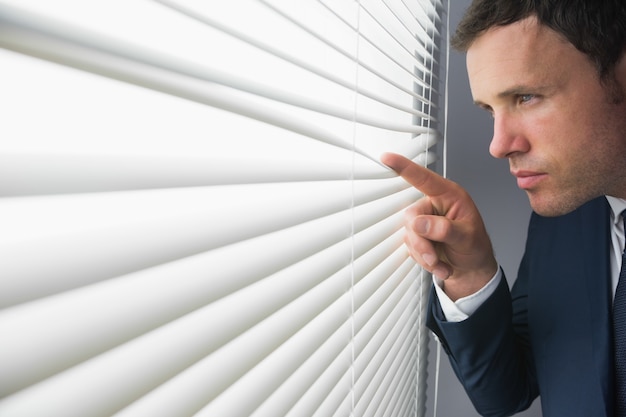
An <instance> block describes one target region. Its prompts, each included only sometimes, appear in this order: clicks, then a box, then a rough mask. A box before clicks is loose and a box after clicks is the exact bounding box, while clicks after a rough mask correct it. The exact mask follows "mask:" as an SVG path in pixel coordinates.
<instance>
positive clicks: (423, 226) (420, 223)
mask: <svg viewBox="0 0 626 417" xmlns="http://www.w3.org/2000/svg"><path fill="white" fill-rule="evenodd" d="M429 228H430V222H429V221H428V219H417V220H415V231H416V232H417V233H428V229H429Z"/></svg>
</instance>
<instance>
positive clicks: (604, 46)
mask: <svg viewBox="0 0 626 417" xmlns="http://www.w3.org/2000/svg"><path fill="white" fill-rule="evenodd" d="M530 16H535V17H536V18H537V20H538V22H539V23H540V24H542V25H544V26H547V27H549V28H550V29H552V30H554V31H555V32H557V33H559V34H561V36H563V37H564V38H565V39H567V40H568V41H569V42H570V43H571V44H572V45H574V46H575V47H576V48H577V49H578V50H579V51H581V52H582V53H584V54H585V55H587V57H588V58H589V59H590V60H591V62H593V64H594V65H595V67H596V70H597V71H598V75H599V77H600V80H601V81H602V82H603V83H608V85H607V86H608V87H619V86H616V85H613V86H611V85H610V84H616V82H615V66H616V65H617V63H618V62H619V60H620V58H621V57H622V54H623V53H624V51H625V50H626V0H474V1H473V2H472V4H471V5H470V6H469V8H468V9H467V10H466V12H465V15H464V16H463V18H462V19H461V22H460V23H459V25H458V27H457V29H456V33H455V35H454V37H453V39H452V40H451V45H452V46H453V47H454V48H456V49H459V50H461V51H467V49H468V48H469V47H470V46H471V44H472V43H473V42H474V40H475V39H476V38H477V37H479V36H480V35H481V34H482V33H483V32H484V31H486V30H488V29H489V28H492V27H495V26H505V25H508V24H511V23H514V22H517V21H519V20H523V19H525V18H527V17H530Z"/></svg>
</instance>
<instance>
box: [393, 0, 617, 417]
mask: <svg viewBox="0 0 626 417" xmlns="http://www.w3.org/2000/svg"><path fill="white" fill-rule="evenodd" d="M453 45H454V46H455V47H457V48H459V49H461V50H463V51H466V52H467V70H468V75H469V80H470V87H471V90H472V95H473V97H474V100H475V102H476V103H477V104H478V105H479V106H480V107H482V108H484V109H485V110H487V111H488V112H489V113H490V114H491V115H492V117H493V120H494V134H493V139H492V142H491V146H490V152H491V154H492V155H493V156H494V157H497V158H508V160H509V165H510V170H511V173H512V174H513V175H514V176H515V177H516V178H517V184H518V186H519V187H520V188H522V189H523V190H525V191H526V193H527V195H528V198H529V200H530V204H531V207H532V208H533V211H534V213H533V215H532V218H531V222H530V225H529V229H528V230H529V231H528V240H527V244H526V252H525V255H524V258H523V260H522V263H521V265H520V269H519V273H518V277H517V280H516V281H515V284H514V286H513V289H512V290H511V291H510V292H509V288H508V286H507V285H506V280H505V279H504V277H503V272H502V271H501V270H500V269H499V267H498V264H497V261H496V259H495V257H494V254H493V250H492V247H491V242H490V240H489V237H488V236H487V233H486V231H485V227H484V225H483V222H482V219H481V217H480V214H479V213H478V211H477V209H476V207H475V205H474V203H473V202H472V200H471V198H470V197H469V195H468V194H467V193H466V192H465V191H464V190H463V189H462V188H461V187H459V186H458V185H456V184H454V183H453V182H451V181H448V180H446V179H443V178H441V177H439V176H437V175H436V174H434V173H432V172H431V171H428V170H426V169H424V168H422V167H419V166H417V165H415V164H413V163H412V162H410V161H409V160H407V159H405V158H403V157H401V156H398V155H394V154H386V155H383V157H382V161H383V162H384V163H385V164H387V165H388V166H390V167H391V168H393V169H394V170H396V171H397V172H398V173H399V174H400V175H402V176H403V177H404V178H405V179H406V180H407V181H408V182H409V183H411V184H412V185H413V186H414V187H416V188H418V189H419V190H421V191H422V192H423V193H424V195H425V197H424V198H422V199H420V200H419V201H418V202H416V203H415V204H414V205H413V206H412V207H411V208H409V209H408V210H407V217H406V229H407V234H406V238H405V242H406V245H407V248H408V250H409V252H410V254H411V256H412V257H413V258H414V259H415V260H416V261H417V262H419V263H420V264H421V265H422V266H423V267H424V268H425V269H427V270H428V271H431V272H432V273H433V276H434V280H435V284H436V285H435V286H434V288H435V290H434V291H433V293H432V294H431V306H430V307H431V308H430V312H429V320H428V325H429V327H430V328H431V329H432V330H433V331H434V332H435V333H436V334H437V335H438V336H439V338H440V340H441V341H442V344H443V347H444V349H445V350H446V352H447V353H448V355H449V357H450V361H451V363H452V366H453V368H454V370H455V372H456V374H457V376H458V377H459V379H460V380H461V382H462V383H463V385H464V387H465V389H466V391H467V393H468V395H469V397H470V399H471V400H472V402H473V404H474V405H475V407H476V409H477V410H478V411H479V412H480V413H481V414H482V415H485V416H504V415H512V414H514V413H516V412H518V411H521V410H523V409H526V408H527V407H528V406H529V405H530V404H531V403H532V401H533V400H534V399H535V398H536V397H537V396H538V395H540V398H541V403H542V410H543V413H544V416H546V417H550V416H559V417H564V416H565V417H574V416H581V417H582V416H585V417H599V416H614V415H615V416H617V415H620V416H621V415H625V414H623V413H626V404H623V403H624V402H626V400H625V401H623V402H622V404H621V405H620V400H619V399H618V396H617V395H616V394H615V393H614V392H615V391H617V392H619V390H620V389H619V388H618V385H619V384H618V383H616V382H614V378H616V375H617V374H619V372H614V364H617V363H618V362H617V361H614V356H613V355H614V351H616V352H617V353H619V352H624V351H626V349H620V348H614V347H613V339H614V338H613V324H612V323H613V311H612V310H613V305H612V304H613V298H614V296H615V291H616V286H617V283H618V277H619V275H620V273H619V270H620V266H621V263H622V255H621V252H622V251H623V248H624V229H623V228H624V226H623V223H622V218H621V215H620V214H621V212H622V211H623V210H624V209H626V56H625V55H626V1H624V0H600V1H598V0H586V1H584V0H551V1H548V0H543V1H542V0H515V1H511V0H475V1H474V2H473V4H472V5H471V6H470V8H469V9H468V11H467V12H466V14H465V16H464V18H463V20H462V21H461V23H460V25H459V27H458V29H457V33H456V35H455V39H454V40H453ZM625 284H626V283H625ZM615 301H616V306H615V307H616V311H617V308H618V306H617V298H615ZM616 315H617V312H616ZM615 339H617V338H615ZM622 392H625V393H626V389H623V390H622ZM620 407H624V409H623V410H622V408H620Z"/></svg>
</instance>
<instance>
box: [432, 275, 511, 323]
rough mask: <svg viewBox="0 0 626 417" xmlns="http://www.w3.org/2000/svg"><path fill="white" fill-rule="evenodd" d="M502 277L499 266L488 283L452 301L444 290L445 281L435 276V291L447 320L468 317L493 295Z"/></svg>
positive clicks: (451, 320)
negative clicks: (472, 292)
mask: <svg viewBox="0 0 626 417" xmlns="http://www.w3.org/2000/svg"><path fill="white" fill-rule="evenodd" d="M501 279H502V270H501V269H500V267H498V272H496V274H495V275H494V276H493V278H491V280H490V281H489V282H488V283H487V285H485V286H484V287H482V288H481V289H480V290H478V291H476V292H475V293H474V294H470V295H468V296H467V297H463V298H459V299H458V300H456V301H452V300H451V299H450V297H448V296H447V295H446V293H445V292H444V291H443V288H442V287H443V281H442V280H440V279H437V278H435V276H433V283H434V284H435V292H436V293H437V298H439V305H441V310H442V311H443V314H444V316H445V317H446V320H447V321H449V322H460V321H463V320H465V319H467V318H468V317H469V316H471V315H472V314H473V313H474V312H475V311H476V310H477V309H478V307H480V306H481V305H482V303H484V302H485V301H486V300H487V299H488V298H489V297H490V296H491V294H493V292H494V291H495V290H496V288H497V287H498V284H499V283H500V280H501Z"/></svg>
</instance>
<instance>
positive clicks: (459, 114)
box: [427, 0, 541, 417]
mask: <svg viewBox="0 0 626 417" xmlns="http://www.w3.org/2000/svg"><path fill="white" fill-rule="evenodd" d="M450 3H451V5H450V26H451V28H452V29H454V28H455V27H456V25H457V24H458V22H459V20H460V18H461V15H462V14H463V12H464V10H465V9H466V8H467V6H468V5H469V3H470V0H451V2H450ZM448 91H449V108H448V112H449V113H448V146H447V158H448V159H447V160H448V163H447V173H448V178H450V179H451V180H453V181H456V182H457V183H459V184H460V185H462V186H463V187H464V188H465V189H466V190H467V191H468V192H469V193H470V194H471V195H472V197H473V198H474V201H475V202H476V204H477V206H478V208H479V209H480V211H481V213H482V215H483V218H484V220H485V223H486V225H487V230H488V232H489V234H490V236H491V238H492V241H493V245H494V248H495V251H496V257H497V259H498V261H499V262H500V264H501V265H502V267H503V269H504V271H505V273H506V275H507V279H508V282H509V284H512V282H513V280H514V279H515V277H516V274H517V267H518V265H519V261H520V259H521V256H522V253H523V249H524V242H525V239H526V227H527V225H528V219H529V216H530V212H531V210H530V206H529V204H528V199H527V198H526V195H525V193H524V192H523V191H521V190H520V189H518V188H517V185H516V183H515V179H514V178H513V177H512V176H511V175H510V174H509V168H508V162H507V161H506V160H496V159H495V158H493V157H491V155H489V150H488V148H489V142H490V141H491V135H492V119H491V117H490V116H489V115H488V114H487V113H486V112H485V111H483V110H480V109H478V108H477V107H476V106H474V105H473V103H472V97H471V93H470V89H469V84H468V80H467V72H466V70H465V55H464V54H460V53H458V52H456V51H452V52H451V53H450V68H449V90H448ZM430 347H431V353H430V365H429V367H430V372H429V378H428V381H429V384H430V387H429V391H430V392H429V409H428V412H427V415H428V416H432V415H433V405H432V400H433V391H434V390H433V389H434V387H433V385H434V383H435V349H436V346H435V343H434V342H431V344H430ZM441 354H442V358H441V368H440V374H439V394H438V395H439V401H438V405H437V416H438V417H477V416H479V414H478V413H477V412H476V411H475V410H474V407H473V406H472V404H471V402H470V401H469V399H468V398H467V395H466V394H465V391H464V390H463V388H462V386H461V385H460V383H459V382H458V381H457V379H456V376H455V375H454V373H453V371H452V368H451V367H450V363H449V361H448V358H447V356H446V355H445V353H444V352H443V351H442V353H441ZM518 415H519V416H525V417H539V416H541V410H540V404H539V401H538V400H537V401H535V403H534V404H533V405H532V406H531V408H530V409H529V410H527V411H525V412H524V413H520V414H518Z"/></svg>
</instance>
